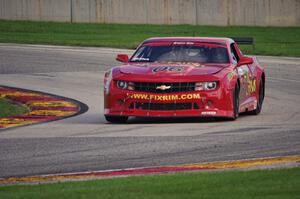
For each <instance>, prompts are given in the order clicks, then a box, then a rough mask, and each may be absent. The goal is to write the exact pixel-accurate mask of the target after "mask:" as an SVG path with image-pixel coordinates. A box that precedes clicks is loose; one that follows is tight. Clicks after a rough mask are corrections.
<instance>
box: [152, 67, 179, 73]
mask: <svg viewBox="0 0 300 199" xmlns="http://www.w3.org/2000/svg"><path fill="white" fill-rule="evenodd" d="M152 71H153V72H154V73H157V72H181V71H183V68H182V67H177V66H160V67H156V68H154V69H153V70H152Z"/></svg>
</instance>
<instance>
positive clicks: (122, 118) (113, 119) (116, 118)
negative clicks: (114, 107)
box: [105, 115, 128, 124]
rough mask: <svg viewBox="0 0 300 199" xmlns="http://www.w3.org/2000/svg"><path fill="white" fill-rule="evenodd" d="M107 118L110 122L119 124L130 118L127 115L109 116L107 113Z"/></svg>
mask: <svg viewBox="0 0 300 199" xmlns="http://www.w3.org/2000/svg"><path fill="white" fill-rule="evenodd" d="M105 119H106V120H107V121H108V122H111V123H118V124H122V123H126V122H127V120H128V117H127V116H109V115H105Z"/></svg>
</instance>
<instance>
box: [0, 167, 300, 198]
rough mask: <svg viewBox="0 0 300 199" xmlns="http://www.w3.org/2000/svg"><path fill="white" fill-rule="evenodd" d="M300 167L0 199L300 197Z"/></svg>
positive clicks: (44, 189) (1, 191)
mask: <svg viewBox="0 0 300 199" xmlns="http://www.w3.org/2000/svg"><path fill="white" fill-rule="evenodd" d="M299 184H300V168H292V169H280V170H257V171H226V172H208V173H180V174H170V175H156V176H139V177H128V178H115V179H106V180H94V181H86V182H66V183H55V184H42V185H13V186H7V187H0V198H10V199H14V198H30V199H35V198H43V199H47V198H49V199H50V198H51V199H53V198H55V199H60V198H72V199H76V198H80V199H87V198H93V199H94V198H99V199H100V198H101V199H104V198H122V199H123V198H130V199H132V198H133V199H134V198H136V199H144V198H162V199H169V198H170V199H177V198H178V199H184V198H187V199H192V198H206V199H210V198H211V199H217V198H222V199H248V198H249V199H250V198H251V199H256V198H263V199H277V198H278V199H293V198H300V189H299Z"/></svg>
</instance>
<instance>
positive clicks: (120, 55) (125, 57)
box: [116, 54, 129, 63]
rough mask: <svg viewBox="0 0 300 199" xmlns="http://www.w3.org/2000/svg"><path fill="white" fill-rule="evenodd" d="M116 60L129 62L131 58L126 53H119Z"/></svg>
mask: <svg viewBox="0 0 300 199" xmlns="http://www.w3.org/2000/svg"><path fill="white" fill-rule="evenodd" d="M116 60H117V61H119V62H123V63H127V62H128V60H129V58H128V55H126V54H118V55H117V58H116Z"/></svg>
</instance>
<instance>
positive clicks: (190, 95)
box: [127, 93, 200, 101]
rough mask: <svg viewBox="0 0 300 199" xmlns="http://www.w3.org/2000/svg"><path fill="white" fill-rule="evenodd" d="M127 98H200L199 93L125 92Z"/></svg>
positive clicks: (173, 99) (174, 99)
mask: <svg viewBox="0 0 300 199" xmlns="http://www.w3.org/2000/svg"><path fill="white" fill-rule="evenodd" d="M127 96H128V98H129V99H135V100H151V101H152V100H153V101H179V100H193V99H194V100H195V99H196V100H197V99H200V94H199V93H190V94H180V95H155V94H142V93H127Z"/></svg>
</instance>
